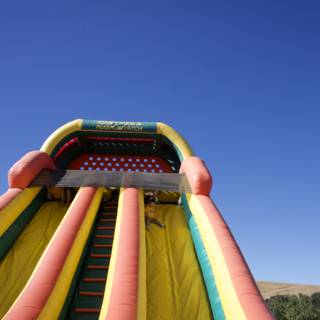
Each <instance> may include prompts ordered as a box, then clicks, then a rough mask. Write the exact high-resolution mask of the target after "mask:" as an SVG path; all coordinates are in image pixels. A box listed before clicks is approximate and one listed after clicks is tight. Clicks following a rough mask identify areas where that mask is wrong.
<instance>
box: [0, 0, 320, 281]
mask: <svg viewBox="0 0 320 320" xmlns="http://www.w3.org/2000/svg"><path fill="white" fill-rule="evenodd" d="M319 39H320V2H319V1H315V0H314V1H296V0H293V1H270V0H268V1H267V0H265V1H236V0H234V1H186V0H184V1H172V0H163V1H150V0H149V1H147V0H145V1H138V0H137V1H129V0H127V1H121V0H117V1H102V0H96V1H79V0H78V1H32V0H30V1H14V0H12V1H6V2H2V3H1V5H0V108H1V126H0V135H1V138H0V150H1V162H0V163H1V166H0V191H1V192H4V191H5V190H6V188H7V181H6V175H7V171H8V168H9V167H10V166H11V165H12V164H13V163H14V162H15V161H16V160H17V159H18V158H19V157H20V156H22V155H23V154H24V153H25V152H27V151H29V150H33V149H38V148H40V146H41V144H42V142H43V141H44V140H45V139H46V137H48V135H49V134H50V133H51V132H52V131H54V130H55V129H56V128H57V127H59V126H60V125H62V124H64V123H65V122H68V121H70V120H73V119H76V118H86V119H99V120H126V121H162V122H166V123H168V124H170V125H172V126H173V127H174V128H175V129H176V130H178V131H179V132H180V133H181V134H182V135H183V136H185V138H186V139H187V140H188V141H189V142H190V143H191V145H192V146H193V148H194V151H195V153H196V154H197V155H198V156H200V157H201V158H203V159H204V160H205V161H206V163H207V165H208V167H209V168H210V170H211V171H212V174H213V177H214V189H213V192H212V197H213V199H214V201H215V202H216V203H217V205H218V206H219V208H220V209H221V211H222V213H223V215H224V217H225V219H226V221H227V223H228V224H229V226H230V228H231V230H232V232H233V234H234V236H235V238H236V240H237V241H238V243H239V245H240V248H241V249H242V251H243V253H244V256H245V257H246V259H247V262H248V264H249V266H250V268H251V270H252V272H253V274H254V276H255V277H256V279H258V280H267V281H286V282H298V283H311V284H320V271H319V270H320V255H319V250H320V249H319V244H320V241H319V234H320V232H319V230H320V227H319V226H320V169H319V166H320V149H319V141H320V123H319V120H320V111H319V108H320V41H319Z"/></svg>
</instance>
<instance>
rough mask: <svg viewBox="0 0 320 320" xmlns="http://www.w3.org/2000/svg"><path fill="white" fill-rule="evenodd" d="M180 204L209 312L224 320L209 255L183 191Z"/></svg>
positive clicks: (217, 319)
mask: <svg viewBox="0 0 320 320" xmlns="http://www.w3.org/2000/svg"><path fill="white" fill-rule="evenodd" d="M182 204H183V207H184V214H185V217H186V220H187V223H188V225H189V228H190V231H191V236H192V239H193V243H194V246H195V249H196V253H197V257H198V261H199V264H200V267H201V270H202V274H203V279H204V283H205V286H206V288H207V294H208V298H209V302H210V306H211V313H212V314H213V317H214V319H216V320H225V319H226V317H225V314H224V310H223V307H222V303H221V299H220V296H219V292H218V288H217V286H216V280H215V277H214V273H213V271H212V266H211V264H210V261H209V257H208V255H207V253H206V249H205V247H204V244H203V242H202V239H201V235H200V232H199V229H198V227H197V224H196V222H195V220H194V217H193V216H192V213H191V210H190V208H189V205H188V202H187V198H186V195H185V194H184V193H183V194H182Z"/></svg>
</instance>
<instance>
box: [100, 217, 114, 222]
mask: <svg viewBox="0 0 320 320" xmlns="http://www.w3.org/2000/svg"><path fill="white" fill-rule="evenodd" d="M99 221H100V222H115V221H116V219H104V218H101V219H100V220H99Z"/></svg>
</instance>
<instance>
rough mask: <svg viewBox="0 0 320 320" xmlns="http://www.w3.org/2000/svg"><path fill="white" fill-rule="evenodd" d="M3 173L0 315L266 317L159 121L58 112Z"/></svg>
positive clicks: (191, 165)
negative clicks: (57, 123) (48, 131)
mask: <svg viewBox="0 0 320 320" xmlns="http://www.w3.org/2000/svg"><path fill="white" fill-rule="evenodd" d="M8 183H9V188H8V190H7V192H6V193H4V194H3V195H2V196H1V197H0V319H6V320H9V319H10V320H20V319H21V320H22V319H23V320H28V319H45V320H47V319H48V320H49V319H100V320H105V319H111V320H145V319H148V320H161V319H163V320H170V319H173V320H175V319H232V320H241V319H250V320H251V319H252V320H265V319H272V315H271V314H270V313H269V311H268V309H267V307H266V305H265V303H264V301H263V298H262V297H261V294H260V292H259V291H258V289H257V286H256V284H255V281H254V279H253V277H252V275H251V272H250V270H249V268H248V266H247V264H246V262H245V260H244V258H243V256H242V254H241V251H240V249H239V247H238V245H237V243H236V242H235V240H234V238H233V236H232V234H231V232H230V230H229V228H228V226H227V225H226V223H225V221H224V219H223V217H222V216H221V214H220V212H219V211H218V209H217V208H216V206H215V204H214V203H213V201H212V200H211V198H210V192H211V185H212V179H211V175H210V173H209V171H208V169H207V168H206V166H205V164H204V162H203V161H202V160H201V159H199V158H197V157H196V156H194V155H193V153H192V151H191V148H190V147H189V145H188V143H187V142H186V141H185V140H184V139H183V138H182V137H181V136H180V135H179V134H178V133H177V132H176V131H175V130H174V129H172V128H171V127H169V126H168V125H166V124H163V123H153V122H112V121H93V120H75V121H72V122H69V123H67V124H65V125H63V126H62V127H60V128H59V129H58V130H56V131H55V132H54V133H53V134H52V135H51V136H49V138H48V139H47V140H46V141H45V142H44V144H43V145H42V147H41V149H40V150H37V151H31V152H28V153H27V154H26V155H24V156H23V157H22V158H21V159H20V160H19V161H17V162H16V163H15V164H14V165H13V166H12V168H11V169H10V170H9V173H8ZM150 195H151V197H153V198H154V199H155V200H156V201H154V203H152V206H151V209H152V210H151V213H150V214H151V215H152V217H151V220H150V221H151V223H150V224H149V225H148V227H147V228H146V220H147V219H146V217H147V216H146V208H147V207H148V206H150V205H151V204H148V203H147V202H146V199H147V197H149V198H150ZM149 211H150V210H149ZM149 218H150V217H149Z"/></svg>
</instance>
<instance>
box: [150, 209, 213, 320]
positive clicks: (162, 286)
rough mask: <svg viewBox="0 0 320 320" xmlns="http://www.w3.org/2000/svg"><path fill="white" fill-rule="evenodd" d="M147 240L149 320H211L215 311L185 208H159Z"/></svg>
mask: <svg viewBox="0 0 320 320" xmlns="http://www.w3.org/2000/svg"><path fill="white" fill-rule="evenodd" d="M155 217H156V218H157V219H158V220H159V221H160V222H162V223H164V224H165V226H166V227H165V228H159V227H158V226H156V225H154V224H152V225H151V227H150V231H146V237H147V298H148V299H147V319H149V320H171V319H172V320H176V319H211V310H210V306H209V302H208V298H207V294H206V290H205V287H204V283H203V279H202V275H201V270H200V267H199V265H198V261H197V258H196V254H195V251H194V247H193V242H192V239H191V235H190V232H189V229H188V226H187V223H186V220H185V217H184V213H183V209H182V208H181V207H179V206H176V205H158V206H156V210H155Z"/></svg>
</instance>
